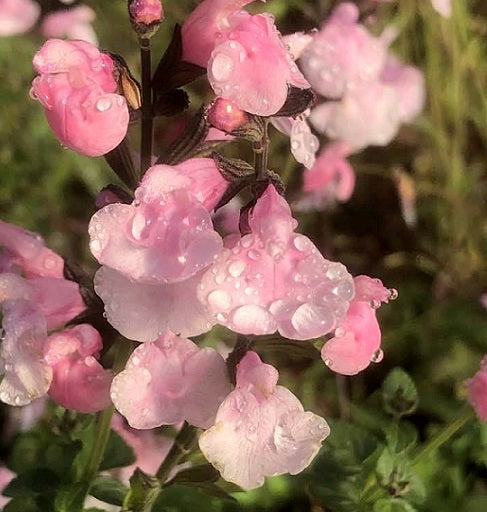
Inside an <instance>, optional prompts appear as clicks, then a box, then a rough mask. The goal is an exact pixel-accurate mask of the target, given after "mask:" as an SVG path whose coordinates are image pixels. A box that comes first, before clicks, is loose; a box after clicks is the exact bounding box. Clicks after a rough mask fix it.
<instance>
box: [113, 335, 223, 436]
mask: <svg viewBox="0 0 487 512" xmlns="http://www.w3.org/2000/svg"><path fill="white" fill-rule="evenodd" d="M230 389H231V386H230V381H229V378H228V375H227V369H226V366H225V362H224V360H223V358H222V357H221V356H220V354H218V352H217V351H216V350H214V349H212V348H198V347H197V346H196V345H195V344H194V343H193V342H192V341H190V340H188V339H185V338H179V337H178V336H175V335H174V334H172V333H171V332H167V333H166V334H165V335H164V336H162V337H161V338H159V339H157V340H156V341H154V342H152V343H144V344H143V345H141V346H139V347H138V348H136V349H135V351H134V352H133V353H132V355H131V356H130V358H129V360H128V362H127V365H126V367H125V370H124V371H122V372H121V373H119V374H118V375H117V376H116V377H115V378H114V380H113V384H112V388H111V397H112V400H113V403H114V404H115V407H116V408H117V409H118V411H119V412H120V413H121V414H122V415H123V416H125V418H126V419H127V421H128V422H129V424H130V426H131V427H134V428H139V429H148V428H154V427H158V426H160V425H175V424H177V423H180V422H182V421H187V422H188V423H189V424H191V425H195V426H197V427H201V428H208V427H209V426H210V425H212V424H213V421H214V419H215V415H216V411H217V409H218V407H219V405H220V404H221V402H222V401H223V399H224V398H225V396H226V395H227V394H228V393H229V392H230Z"/></svg>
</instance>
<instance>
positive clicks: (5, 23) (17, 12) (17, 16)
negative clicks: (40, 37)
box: [0, 0, 41, 37]
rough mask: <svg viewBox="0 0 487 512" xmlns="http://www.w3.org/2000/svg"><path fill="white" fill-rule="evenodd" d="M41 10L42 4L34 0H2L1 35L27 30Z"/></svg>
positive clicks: (0, 13)
mask: <svg viewBox="0 0 487 512" xmlns="http://www.w3.org/2000/svg"><path fill="white" fill-rule="evenodd" d="M40 12H41V9H40V6H39V5H38V4H37V3H36V2H33V1H32V0H0V36H2V37H4V36H13V35H16V34H22V33H23V32H27V31H28V30H30V29H31V28H32V27H33V26H34V24H35V22H36V21H37V18H38V17H39V14H40Z"/></svg>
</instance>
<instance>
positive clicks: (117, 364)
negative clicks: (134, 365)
mask: <svg viewBox="0 0 487 512" xmlns="http://www.w3.org/2000/svg"><path fill="white" fill-rule="evenodd" d="M131 351H132V344H131V343H130V342H129V341H127V340H125V339H121V340H119V341H118V350H117V354H116V356H115V361H114V363H113V371H114V373H115V374H117V373H119V372H120V371H121V370H122V369H123V368H124V367H125V363H126V362H127V359H128V358H129V355H130V353H131ZM114 411H115V408H114V407H113V405H112V406H110V407H107V408H106V409H104V410H103V411H102V412H101V413H100V415H99V417H98V425H97V432H96V438H95V443H94V445H93V447H92V450H91V455H90V458H89V460H88V463H87V464H86V467H85V470H84V473H83V475H82V478H81V481H82V482H84V483H86V485H87V492H88V491H89V487H90V486H91V483H92V482H93V480H94V479H95V477H96V475H97V473H98V468H99V467H100V464H101V461H102V460H103V455H104V454H105V448H106V444H107V441H108V437H109V436H110V425H111V421H112V416H113V413H114Z"/></svg>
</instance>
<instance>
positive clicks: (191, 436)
mask: <svg viewBox="0 0 487 512" xmlns="http://www.w3.org/2000/svg"><path fill="white" fill-rule="evenodd" d="M196 441H197V439H196V428H195V427H192V426H191V425H188V423H186V422H184V425H183V428H182V429H181V430H180V431H179V433H178V435H177V437H176V439H175V440H174V443H173V445H172V447H171V449H170V450H169V453H168V454H167V456H166V457H165V459H164V460H163V462H162V464H161V465H160V466H159V469H158V470H157V473H156V477H157V478H158V479H159V481H160V482H161V483H162V484H164V483H165V481H166V480H167V477H168V475H169V473H170V472H171V469H172V468H173V467H174V466H175V465H176V464H178V463H179V462H180V461H181V460H182V459H183V457H185V456H186V455H188V454H189V453H191V452H192V451H193V449H194V447H195V446H196Z"/></svg>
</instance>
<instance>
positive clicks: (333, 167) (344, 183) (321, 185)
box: [299, 142, 355, 209]
mask: <svg viewBox="0 0 487 512" xmlns="http://www.w3.org/2000/svg"><path fill="white" fill-rule="evenodd" d="M348 154H349V149H348V147H347V145H346V144H343V143H340V142H332V143H330V144H328V145H327V146H325V147H324V148H323V150H322V152H321V153H320V155H319V157H318V158H317V160H316V163H315V165H314V166H313V168H312V169H307V170H305V171H304V174H303V192H304V194H305V197H303V198H302V200H301V201H300V203H299V206H300V207H301V208H306V209H307V208H308V207H310V206H311V207H313V208H321V207H323V206H324V205H325V204H326V203H327V202H329V201H330V200H334V199H336V200H338V201H343V202H345V201H348V200H349V199H350V197H351V195H352V193H353V190H354V188H355V173H354V172H353V169H352V166H351V165H350V164H349V162H348V160H347V159H346V157H347V156H348Z"/></svg>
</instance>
